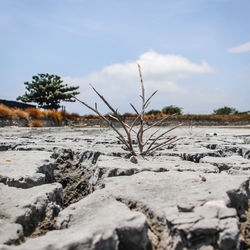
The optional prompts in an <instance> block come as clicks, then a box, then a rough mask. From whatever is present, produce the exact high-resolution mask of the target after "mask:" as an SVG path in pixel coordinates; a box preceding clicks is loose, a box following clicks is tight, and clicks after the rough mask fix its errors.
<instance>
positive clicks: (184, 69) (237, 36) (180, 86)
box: [0, 0, 250, 114]
mask: <svg viewBox="0 0 250 250" xmlns="http://www.w3.org/2000/svg"><path fill="white" fill-rule="evenodd" d="M249 13H250V1H249V0H237V1H236V0H154V1H153V0H136V1H135V0H133V1H132V0H126V1H125V0H124V1H122V0H120V1H119V0H105V1H103V0H91V1H90V0H43V1H41V0H0V73H1V78H0V99H8V100H14V99H15V98H16V97H17V96H18V95H22V94H23V93H24V91H25V88H24V84H23V83H24V82H25V81H31V77H32V75H35V74H37V73H50V74H57V75H59V76H61V77H62V78H63V79H64V81H65V83H68V84H69V85H78V86H80V92H81V94H80V95H79V97H80V98H81V99H83V100H84V101H86V102H88V103H89V104H91V105H93V104H94V103H95V102H98V104H99V103H100V104H99V107H100V110H102V111H103V112H107V111H108V110H106V109H105V108H104V107H103V106H102V104H101V102H100V101H99V100H98V97H97V96H96V95H94V93H93V91H92V90H91V88H90V86H89V84H92V85H93V86H95V87H96V88H97V89H98V90H99V91H100V92H101V93H102V94H103V95H104V96H106V97H107V99H108V100H109V101H110V102H111V103H112V104H113V106H114V107H116V108H118V109H119V111H120V112H121V113H123V112H132V111H131V109H130V107H129V103H130V102H132V103H134V104H135V105H139V97H138V96H139V94H140V82H139V75H138V71H137V63H139V64H140V65H141V67H142V73H143V77H144V83H145V88H146V93H147V94H148V95H150V94H151V92H153V91H154V90H156V89H158V90H159V91H158V93H157V94H156V96H155V97H154V99H152V102H151V106H150V107H149V109H151V108H153V109H161V108H162V107H163V106H166V105H177V106H180V107H183V111H184V113H201V114H206V113H212V112H213V110H214V109H216V108H218V107H222V106H225V105H226V106H231V107H234V108H236V109H238V110H239V111H246V110H250V15H249ZM66 109H67V110H68V111H69V112H78V113H80V114H85V113H91V112H90V111H88V110H87V109H86V108H84V107H83V106H81V104H79V103H66Z"/></svg>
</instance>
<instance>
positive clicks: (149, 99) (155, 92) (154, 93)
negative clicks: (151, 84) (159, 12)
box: [144, 90, 158, 106]
mask: <svg viewBox="0 0 250 250" xmlns="http://www.w3.org/2000/svg"><path fill="white" fill-rule="evenodd" d="M157 92H158V90H156V91H155V92H153V94H152V95H151V96H150V97H149V98H148V99H147V100H146V102H145V104H144V105H145V106H146V105H147V104H148V102H149V101H150V99H151V98H152V97H153V96H154V95H155V94H156V93H157Z"/></svg>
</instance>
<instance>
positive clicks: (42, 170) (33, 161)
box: [0, 151, 55, 188]
mask: <svg viewBox="0 0 250 250" xmlns="http://www.w3.org/2000/svg"><path fill="white" fill-rule="evenodd" d="M50 155H51V153H49V152H39V151H32V152H19V151H4V152H0V166H1V167H0V182H2V183H4V184H6V185H8V186H13V187H20V188H30V187H34V186H38V185H42V184H45V183H49V182H52V180H53V179H54V177H53V168H54V167H55V164H53V163H52V162H51V161H50Z"/></svg>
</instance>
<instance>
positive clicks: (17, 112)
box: [13, 108, 29, 120]
mask: <svg viewBox="0 0 250 250" xmlns="http://www.w3.org/2000/svg"><path fill="white" fill-rule="evenodd" d="M13 112H14V113H15V117H22V118H24V119H26V120H28V119H29V113H27V112H25V111H24V110H22V109H17V108H15V109H13Z"/></svg>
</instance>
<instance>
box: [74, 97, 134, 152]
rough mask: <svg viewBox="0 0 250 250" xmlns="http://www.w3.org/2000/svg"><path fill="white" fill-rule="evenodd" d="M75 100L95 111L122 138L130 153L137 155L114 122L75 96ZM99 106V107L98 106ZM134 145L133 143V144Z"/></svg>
mask: <svg viewBox="0 0 250 250" xmlns="http://www.w3.org/2000/svg"><path fill="white" fill-rule="evenodd" d="M74 98H75V99H76V100H77V101H79V102H80V103H82V104H83V105H84V106H86V107H87V108H89V109H90V110H92V111H94V112H95V113H96V114H98V115H99V116H100V117H101V118H102V119H103V120H104V121H106V122H107V123H108V125H109V126H110V127H111V128H112V129H113V130H114V131H115V132H116V133H117V134H118V135H119V136H120V138H122V142H123V143H124V144H125V146H126V147H127V148H128V150H130V152H131V153H132V154H133V155H136V153H135V151H134V150H133V147H132V148H131V147H130V144H129V143H128V142H127V141H126V139H125V138H124V136H123V135H122V134H121V133H120V132H119V131H118V130H117V129H116V127H115V126H114V125H113V124H112V122H110V121H109V120H108V119H107V118H106V117H105V116H103V115H102V114H101V113H100V112H99V111H98V110H97V109H94V108H93V107H91V106H90V105H88V104H87V103H86V102H84V101H82V100H80V99H78V98H77V97H75V96H74ZM96 106H97V105H96ZM131 144H132V143H131Z"/></svg>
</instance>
